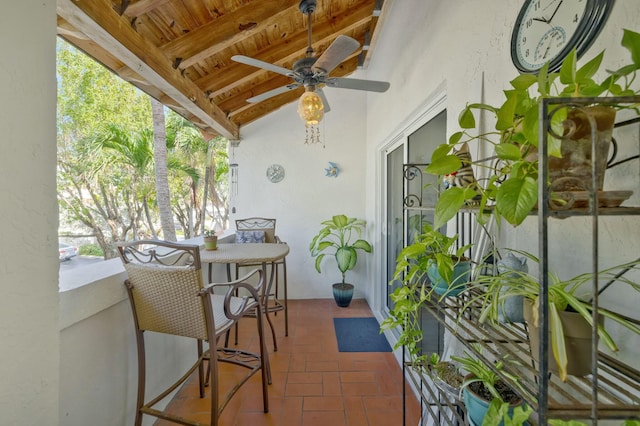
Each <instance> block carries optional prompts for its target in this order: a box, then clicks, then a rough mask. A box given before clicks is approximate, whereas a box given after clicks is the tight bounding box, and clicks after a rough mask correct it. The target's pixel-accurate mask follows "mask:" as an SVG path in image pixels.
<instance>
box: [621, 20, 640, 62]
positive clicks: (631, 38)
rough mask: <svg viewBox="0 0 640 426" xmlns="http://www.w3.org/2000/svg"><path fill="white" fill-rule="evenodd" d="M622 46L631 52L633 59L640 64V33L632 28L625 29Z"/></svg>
mask: <svg viewBox="0 0 640 426" xmlns="http://www.w3.org/2000/svg"><path fill="white" fill-rule="evenodd" d="M621 44H622V46H624V47H625V48H626V49H627V50H628V51H629V53H631V60H632V61H633V63H634V64H635V65H638V66H640V34H638V33H637V32H635V31H631V30H627V29H625V30H623V35H622V42H621Z"/></svg>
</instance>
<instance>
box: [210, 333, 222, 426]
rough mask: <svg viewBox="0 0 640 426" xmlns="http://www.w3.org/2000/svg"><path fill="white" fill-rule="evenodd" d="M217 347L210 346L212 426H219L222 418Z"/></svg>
mask: <svg viewBox="0 0 640 426" xmlns="http://www.w3.org/2000/svg"><path fill="white" fill-rule="evenodd" d="M216 347H217V345H213V344H210V345H209V367H208V370H209V371H210V372H211V374H210V378H209V380H210V381H211V386H210V388H211V407H210V409H211V421H210V422H209V424H210V425H211V426H218V420H219V418H220V412H219V411H218V400H219V398H220V396H219V395H220V393H219V392H220V389H219V382H218V377H219V374H218V353H217V352H216Z"/></svg>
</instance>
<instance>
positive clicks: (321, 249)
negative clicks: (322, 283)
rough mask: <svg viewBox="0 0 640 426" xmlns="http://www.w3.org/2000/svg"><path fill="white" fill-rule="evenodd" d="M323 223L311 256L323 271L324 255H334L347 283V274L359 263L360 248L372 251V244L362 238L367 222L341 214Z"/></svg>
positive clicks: (343, 282) (313, 244) (343, 279)
mask: <svg viewBox="0 0 640 426" xmlns="http://www.w3.org/2000/svg"><path fill="white" fill-rule="evenodd" d="M321 225H324V227H323V228H322V229H320V231H319V232H318V234H317V235H316V236H315V237H313V240H312V241H311V244H310V245H309V251H310V252H311V256H313V257H315V258H316V263H315V265H316V270H317V271H318V273H321V269H320V266H321V264H322V260H323V259H324V257H325V256H326V255H330V256H333V257H334V258H335V260H336V263H337V265H338V270H339V271H340V273H341V274H342V284H345V274H346V273H347V271H350V270H352V269H353V268H355V267H356V264H357V263H358V250H362V251H364V252H365V253H371V251H372V247H371V244H370V243H369V242H368V241H366V240H363V239H362V238H361V236H362V232H363V230H364V229H365V225H366V222H365V221H364V220H361V219H356V218H354V217H347V216H345V215H343V214H341V215H336V216H333V217H332V218H331V220H326V221H324V222H321Z"/></svg>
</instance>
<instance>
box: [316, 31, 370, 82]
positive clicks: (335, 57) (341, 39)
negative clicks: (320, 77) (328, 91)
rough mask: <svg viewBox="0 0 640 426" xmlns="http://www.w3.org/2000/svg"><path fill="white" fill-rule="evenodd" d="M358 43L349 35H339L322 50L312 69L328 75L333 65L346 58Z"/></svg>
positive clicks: (358, 45) (335, 65) (355, 48)
mask: <svg viewBox="0 0 640 426" xmlns="http://www.w3.org/2000/svg"><path fill="white" fill-rule="evenodd" d="M358 47H360V43H358V42H357V41H356V40H354V39H352V38H351V37H348V36H345V35H339V36H338V37H337V38H336V39H335V40H334V41H333V43H331V46H329V47H328V48H327V50H325V51H324V53H323V54H322V55H320V57H319V58H318V60H317V61H316V63H315V64H314V65H313V67H312V68H311V69H312V70H313V71H319V72H322V73H324V74H325V75H328V74H329V73H330V72H331V71H333V69H334V68H335V67H337V66H338V65H340V63H341V62H342V61H344V60H345V59H347V57H348V56H349V55H351V54H352V53H353V52H355V51H356V50H358Z"/></svg>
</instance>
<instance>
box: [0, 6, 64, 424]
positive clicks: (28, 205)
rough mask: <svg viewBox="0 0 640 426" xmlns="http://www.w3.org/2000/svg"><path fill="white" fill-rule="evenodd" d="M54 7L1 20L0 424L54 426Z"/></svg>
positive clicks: (24, 9)
mask: <svg viewBox="0 0 640 426" xmlns="http://www.w3.org/2000/svg"><path fill="white" fill-rule="evenodd" d="M55 43H56V2H55V0H38V1H35V0H23V1H19V2H8V3H5V4H4V5H3V8H2V13H0V52H1V54H0V156H1V157H0V238H1V242H0V292H1V294H0V377H2V379H1V380H0V424H3V425H55V424H58V393H59V391H58V387H59V361H60V349H59V347H60V333H59V325H58V311H59V309H58V268H59V264H58V258H57V257H58V255H57V229H58V207H57V202H56V63H55Z"/></svg>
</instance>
